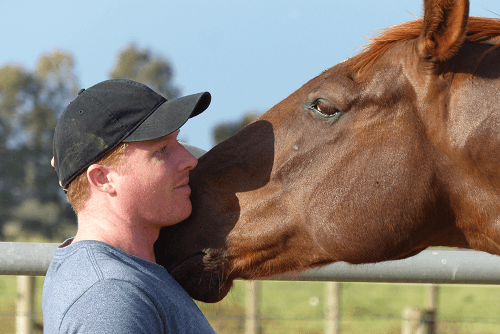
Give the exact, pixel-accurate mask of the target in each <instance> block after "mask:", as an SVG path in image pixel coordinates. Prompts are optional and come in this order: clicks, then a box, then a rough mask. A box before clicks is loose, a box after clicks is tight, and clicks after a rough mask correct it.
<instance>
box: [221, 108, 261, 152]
mask: <svg viewBox="0 0 500 334" xmlns="http://www.w3.org/2000/svg"><path fill="white" fill-rule="evenodd" d="M258 117H259V115H257V114H256V113H255V112H248V113H246V114H245V115H244V116H243V118H242V119H241V120H239V121H236V122H225V123H222V124H220V125H217V126H216V127H215V128H214V129H213V132H212V139H213V142H214V144H215V145H217V144H219V143H221V142H223V141H224V140H226V139H228V138H229V137H231V136H234V135H235V134H236V133H237V132H238V131H240V130H241V129H243V128H244V127H245V126H247V125H248V124H250V123H252V122H253V121H255V120H256V119H257V118H258Z"/></svg>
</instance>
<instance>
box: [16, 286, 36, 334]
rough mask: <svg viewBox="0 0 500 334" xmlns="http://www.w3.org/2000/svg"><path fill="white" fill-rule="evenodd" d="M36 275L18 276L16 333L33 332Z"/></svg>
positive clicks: (27, 333) (28, 333) (25, 333)
mask: <svg viewBox="0 0 500 334" xmlns="http://www.w3.org/2000/svg"><path fill="white" fill-rule="evenodd" d="M34 295H35V277H34V276H17V307H16V334H32V333H33V305H34Z"/></svg>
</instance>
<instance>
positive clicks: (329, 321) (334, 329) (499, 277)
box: [0, 242, 500, 333]
mask: <svg viewBox="0 0 500 334" xmlns="http://www.w3.org/2000/svg"><path fill="white" fill-rule="evenodd" d="M57 245H58V244H56V243H26V242H24V243H23V242H0V275H17V276H19V278H18V289H19V291H18V292H19V304H18V313H19V314H18V317H17V318H16V326H17V327H18V328H19V329H20V330H19V331H18V333H30V332H31V331H30V327H31V324H30V321H31V319H30V317H29V314H30V312H32V308H33V306H32V305H30V304H32V303H33V297H32V296H31V294H30V291H32V289H33V282H34V280H33V279H32V278H33V276H44V275H45V273H46V271H47V268H48V266H49V263H50V261H51V259H52V257H53V255H54V253H55V250H56V248H57ZM272 280H282V281H290V280H293V281H323V282H379V283H432V284H442V283H446V284H481V285H484V284H496V285H498V284H500V257H498V256H494V255H490V254H487V253H483V252H473V251H449V250H427V251H423V252H422V253H420V254H418V255H416V256H414V257H411V258H408V259H405V260H398V261H388V262H380V263H374V264H363V265H350V264H347V263H343V262H340V263H335V264H331V265H328V266H325V267H322V268H318V269H313V270H309V271H307V272H303V273H297V274H293V273H289V274H286V275H282V276H280V277H275V278H272ZM339 288H340V286H339V285H338V283H329V284H328V285H327V289H330V292H327V293H326V298H327V305H329V306H328V308H329V311H328V312H327V318H326V319H325V329H326V330H325V332H326V333H338V322H339V318H340V315H339V297H338V296H339V294H340V291H339ZM252 289H258V283H257V284H256V283H255V282H253V283H248V292H249V293H248V295H249V297H248V298H249V299H248V302H247V316H246V319H247V325H246V326H245V327H246V328H247V329H248V330H247V333H257V332H258V327H259V323H258V319H259V315H258V300H255V298H257V297H256V296H257V295H258V292H256V293H253V292H252ZM327 291H328V290H327ZM23 328H26V330H22V329H23ZM412 333H413V332H412Z"/></svg>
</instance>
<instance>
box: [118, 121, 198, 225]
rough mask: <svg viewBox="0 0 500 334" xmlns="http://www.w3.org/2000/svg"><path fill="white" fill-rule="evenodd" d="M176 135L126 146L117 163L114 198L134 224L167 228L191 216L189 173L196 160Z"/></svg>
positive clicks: (176, 133)
mask: <svg viewBox="0 0 500 334" xmlns="http://www.w3.org/2000/svg"><path fill="white" fill-rule="evenodd" d="M178 134H179V131H176V132H174V133H172V134H170V135H168V136H166V137H163V138H160V139H157V140H154V141H147V142H134V143H129V146H128V148H127V151H126V152H125V154H124V156H123V157H122V158H123V160H122V162H121V163H119V167H118V169H117V175H118V178H117V182H116V189H117V194H116V196H118V198H117V199H118V200H119V203H120V205H121V207H122V208H123V210H126V212H127V215H128V216H129V217H131V219H132V221H133V222H134V223H141V224H147V225H154V226H156V227H161V226H168V225H173V224H177V223H178V222H180V221H182V220H184V219H186V218H187V217H188V216H189V215H190V214H191V200H190V199H189V195H190V194H191V189H190V188H189V186H188V182H189V171H190V170H192V169H193V168H194V167H195V166H196V165H197V163H198V160H196V158H195V157H193V156H192V155H191V154H190V153H189V152H188V151H187V150H186V149H185V148H184V147H183V146H182V145H181V144H179V142H178V141H177V135H178Z"/></svg>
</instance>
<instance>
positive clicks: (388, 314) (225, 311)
mask: <svg viewBox="0 0 500 334" xmlns="http://www.w3.org/2000/svg"><path fill="white" fill-rule="evenodd" d="M42 285H43V277H38V278H37V295H36V313H37V316H36V317H35V321H36V322H37V324H38V325H39V326H41V324H42V317H41V291H42ZM324 293H325V284H324V283H315V282H277V281H262V282H261V296H262V297H261V304H260V313H261V317H262V321H261V324H262V333H265V334H274V333H310V334H312V333H323V330H324V329H323V328H324V322H323V319H324V317H325V312H324ZM426 293H427V286H426V285H420V284H355V283H343V284H342V295H341V300H342V301H341V303H342V304H341V310H342V318H341V333H375V334H377V333H380V334H382V333H384V334H389V333H394V334H396V333H398V334H399V333H400V332H401V316H402V312H403V309H404V308H405V307H408V306H411V307H418V308H423V307H424V306H425V301H426ZM16 295H17V293H16V278H15V277H14V276H0V333H5V334H9V333H12V334H13V333H15V317H14V315H15V311H16V308H15V302H16ZM245 300H246V283H245V282H243V281H237V282H236V284H235V288H234V289H233V290H232V291H231V292H230V294H229V295H228V296H227V297H226V298H225V299H224V301H222V302H220V303H217V304H203V303H200V304H199V305H200V308H201V309H202V311H203V312H204V314H205V315H206V316H207V318H208V319H209V321H210V323H211V324H212V326H213V327H214V328H215V329H216V330H217V332H218V333H219V334H226V333H244V325H245ZM35 333H41V330H39V329H38V330H37V331H35ZM437 333H500V287H497V286H465V285H460V286H457V285H440V288H439V308H438V328H437Z"/></svg>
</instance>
